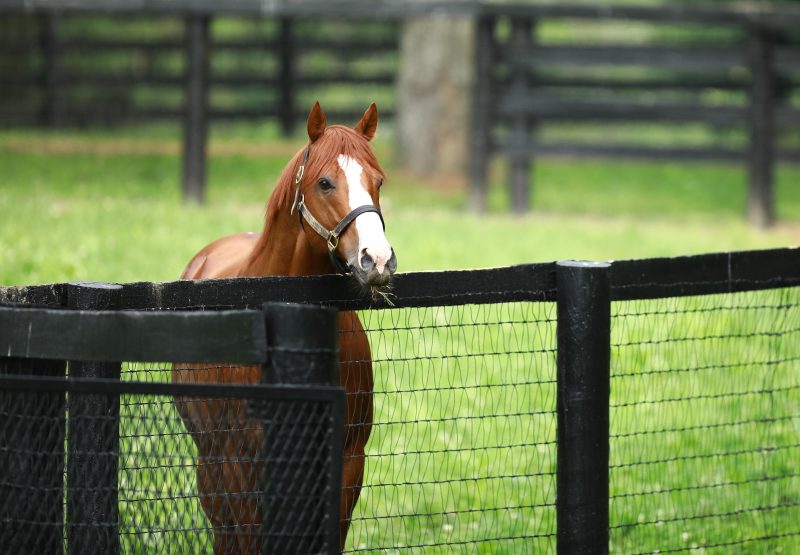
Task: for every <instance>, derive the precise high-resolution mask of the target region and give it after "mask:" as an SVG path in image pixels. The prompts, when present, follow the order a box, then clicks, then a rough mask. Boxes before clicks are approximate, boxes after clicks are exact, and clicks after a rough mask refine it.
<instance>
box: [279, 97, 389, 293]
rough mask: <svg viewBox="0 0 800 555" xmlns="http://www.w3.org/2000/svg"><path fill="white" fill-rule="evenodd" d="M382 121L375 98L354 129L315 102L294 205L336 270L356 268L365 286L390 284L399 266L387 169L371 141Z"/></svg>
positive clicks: (316, 248) (317, 246) (314, 244)
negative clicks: (386, 200)
mask: <svg viewBox="0 0 800 555" xmlns="http://www.w3.org/2000/svg"><path fill="white" fill-rule="evenodd" d="M377 127H378V109H377V108H376V106H375V103H374V102H373V103H372V104H370V106H369V108H367V110H366V112H364V116H363V117H362V118H361V120H360V121H359V122H358V123H357V124H356V126H355V127H354V128H352V129H350V128H349V127H344V126H341V125H332V126H328V125H327V118H326V116H325V112H324V111H323V110H322V108H321V107H320V105H319V102H317V103H315V104H314V106H313V108H312V109H311V112H310V113H309V116H308V139H309V142H308V145H307V146H306V147H305V149H304V150H303V151H302V153H301V154H300V155H299V156H298V157H296V159H297V160H298V161H299V163H298V165H297V170H296V173H295V193H294V202H293V203H292V208H291V210H292V211H295V210H296V211H298V212H299V215H300V217H301V218H302V220H301V225H303V229H304V231H305V232H306V233H305V235H306V236H307V237H308V240H309V242H310V243H311V245H312V248H313V249H314V251H315V252H317V253H318V254H319V255H321V256H328V257H329V258H330V261H331V264H332V265H333V267H334V269H335V270H338V271H340V272H342V273H350V272H352V274H353V276H354V277H355V279H356V280H357V281H358V283H359V284H361V286H363V287H365V288H373V287H383V286H386V285H388V284H389V282H390V281H391V279H392V275H393V274H394V272H395V270H396V269H397V257H396V256H395V253H394V249H392V247H391V245H390V244H389V241H388V240H387V239H386V235H385V233H384V222H383V215H382V214H381V211H380V189H381V186H382V185H383V182H384V173H383V170H382V169H381V167H380V164H379V163H378V160H377V158H376V157H375V154H374V153H373V152H372V148H371V147H370V144H369V141H370V140H371V139H372V138H373V137H374V136H375V130H376V129H377ZM312 230H313V232H312Z"/></svg>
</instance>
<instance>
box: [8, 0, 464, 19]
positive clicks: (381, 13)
mask: <svg viewBox="0 0 800 555" xmlns="http://www.w3.org/2000/svg"><path fill="white" fill-rule="evenodd" d="M43 10H53V11H58V12H62V13H65V12H97V13H142V12H147V13H151V14H159V15H186V14H215V15H249V16H294V17H325V18H328V19H347V20H352V19H361V20H376V19H377V20H382V19H404V18H406V17H414V16H420V15H425V14H430V13H436V14H462V15H467V14H474V13H477V11H478V5H477V4H476V3H475V2H472V1H454V2H442V3H431V4H428V3H425V2H412V3H397V2H371V3H365V2H363V1H348V0H338V1H337V2H323V1H308V2H264V1H263V0H226V1H225V2H217V1H216V0H115V1H114V2H108V1H104V0H0V12H10V13H19V12H22V13H25V12H32V11H43Z"/></svg>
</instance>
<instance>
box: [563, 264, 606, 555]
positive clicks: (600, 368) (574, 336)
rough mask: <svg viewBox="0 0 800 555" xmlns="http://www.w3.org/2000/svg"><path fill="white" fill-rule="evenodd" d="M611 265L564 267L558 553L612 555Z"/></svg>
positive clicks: (570, 265)
mask: <svg viewBox="0 0 800 555" xmlns="http://www.w3.org/2000/svg"><path fill="white" fill-rule="evenodd" d="M608 268H609V264H605V263H594V262H559V263H558V265H557V270H556V285H557V294H556V298H557V303H558V309H557V310H558V334H557V335H558V386H557V389H558V395H557V409H556V410H557V413H558V471H557V490H556V491H557V492H558V494H557V499H556V521H557V551H558V553H559V554H560V555H564V554H572V553H608V430H609V420H608V401H609V392H610V386H609V367H610V352H611V346H610V340H611V303H610V300H609V299H610V297H609V281H608Z"/></svg>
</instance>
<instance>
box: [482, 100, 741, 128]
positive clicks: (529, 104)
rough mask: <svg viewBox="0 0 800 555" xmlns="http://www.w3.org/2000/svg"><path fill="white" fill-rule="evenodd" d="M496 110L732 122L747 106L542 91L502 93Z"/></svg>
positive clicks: (559, 116) (509, 114) (554, 116)
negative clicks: (557, 95)
mask: <svg viewBox="0 0 800 555" xmlns="http://www.w3.org/2000/svg"><path fill="white" fill-rule="evenodd" d="M497 113H498V115H500V116H501V117H505V118H510V119H512V120H514V119H516V118H519V117H521V116H528V117H531V118H536V119H545V120H562V121H581V120H583V121H586V120H597V121H663V122H706V123H719V124H731V123H741V122H743V121H745V120H746V117H747V108H745V107H739V106H709V105H701V104H679V103H674V102H669V103H668V102H660V103H654V102H653V103H651V102H645V101H641V100H640V101H633V100H631V101H628V102H622V101H617V102H603V101H576V100H566V99H559V98H553V97H547V96H544V95H531V94H518V93H516V92H514V93H510V94H508V95H504V96H503V97H502V98H500V99H499V100H498V108H497Z"/></svg>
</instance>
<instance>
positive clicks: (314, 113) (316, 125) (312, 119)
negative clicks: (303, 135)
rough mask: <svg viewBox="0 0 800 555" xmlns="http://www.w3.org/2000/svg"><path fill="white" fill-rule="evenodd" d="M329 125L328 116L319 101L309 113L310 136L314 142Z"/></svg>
mask: <svg viewBox="0 0 800 555" xmlns="http://www.w3.org/2000/svg"><path fill="white" fill-rule="evenodd" d="M327 125H328V118H327V117H326V116H325V112H323V111H322V107H321V106H320V105H319V101H317V102H315V103H314V106H313V107H312V108H311V112H309V114H308V138H309V139H311V142H312V143H313V142H314V141H316V140H317V139H319V138H320V137H321V136H322V134H323V133H324V132H325V127H326V126H327Z"/></svg>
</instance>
